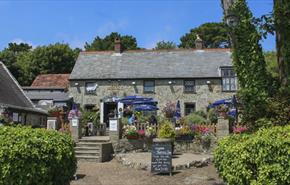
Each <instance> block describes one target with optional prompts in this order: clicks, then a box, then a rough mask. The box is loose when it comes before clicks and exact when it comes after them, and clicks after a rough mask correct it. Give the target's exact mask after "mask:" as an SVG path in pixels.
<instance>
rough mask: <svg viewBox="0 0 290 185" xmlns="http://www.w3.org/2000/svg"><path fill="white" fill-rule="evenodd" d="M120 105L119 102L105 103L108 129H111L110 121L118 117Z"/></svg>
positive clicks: (105, 118)
mask: <svg viewBox="0 0 290 185" xmlns="http://www.w3.org/2000/svg"><path fill="white" fill-rule="evenodd" d="M117 108H118V104H117V102H105V103H104V122H105V123H106V127H107V128H108V127H109V119H110V118H116V117H117V116H118V109H117Z"/></svg>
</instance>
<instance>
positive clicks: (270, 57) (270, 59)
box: [264, 51, 279, 78]
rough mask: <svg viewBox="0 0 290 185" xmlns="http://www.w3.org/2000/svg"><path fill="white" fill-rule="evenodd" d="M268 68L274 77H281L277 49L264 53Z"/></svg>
mask: <svg viewBox="0 0 290 185" xmlns="http://www.w3.org/2000/svg"><path fill="white" fill-rule="evenodd" d="M264 56H265V60H266V64H267V70H268V72H269V73H270V74H271V75H272V77H273V78H278V77H279V69H278V64H277V53H276V52H275V51H267V52H265V53H264Z"/></svg>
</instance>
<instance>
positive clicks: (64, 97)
mask: <svg viewBox="0 0 290 185" xmlns="http://www.w3.org/2000/svg"><path fill="white" fill-rule="evenodd" d="M25 94H26V96H28V98H30V99H31V100H53V101H68V100H70V99H71V98H70V97H69V94H68V93H67V92H41V91H40V92H37V91H28V92H25Z"/></svg>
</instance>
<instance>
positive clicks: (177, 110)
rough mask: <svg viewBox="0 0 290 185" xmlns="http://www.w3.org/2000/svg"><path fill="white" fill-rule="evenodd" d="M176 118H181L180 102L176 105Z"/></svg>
mask: <svg viewBox="0 0 290 185" xmlns="http://www.w3.org/2000/svg"><path fill="white" fill-rule="evenodd" d="M174 117H175V119H179V118H180V117H181V113H180V101H179V100H178V101H177V103H176V111H175V115H174Z"/></svg>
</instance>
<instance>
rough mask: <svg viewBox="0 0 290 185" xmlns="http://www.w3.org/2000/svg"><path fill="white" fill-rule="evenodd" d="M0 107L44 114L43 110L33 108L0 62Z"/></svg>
mask: <svg viewBox="0 0 290 185" xmlns="http://www.w3.org/2000/svg"><path fill="white" fill-rule="evenodd" d="M0 105H1V106H6V107H11V108H16V109H23V110H27V111H32V112H38V113H44V114H45V113H46V112H45V111H43V110H39V109H36V108H35V106H34V105H33V103H32V102H31V101H30V100H29V98H28V97H27V96H25V94H24V92H23V90H22V89H21V87H20V85H19V84H18V82H17V81H16V80H15V79H14V77H13V76H12V75H11V73H10V72H9V70H8V69H7V68H6V66H5V65H4V64H3V63H2V62H0Z"/></svg>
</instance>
